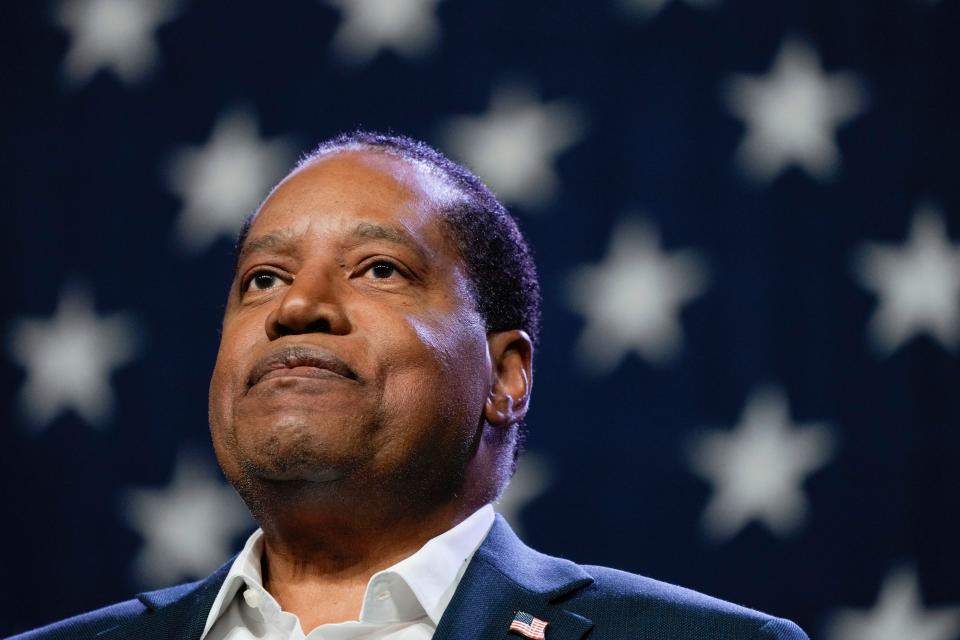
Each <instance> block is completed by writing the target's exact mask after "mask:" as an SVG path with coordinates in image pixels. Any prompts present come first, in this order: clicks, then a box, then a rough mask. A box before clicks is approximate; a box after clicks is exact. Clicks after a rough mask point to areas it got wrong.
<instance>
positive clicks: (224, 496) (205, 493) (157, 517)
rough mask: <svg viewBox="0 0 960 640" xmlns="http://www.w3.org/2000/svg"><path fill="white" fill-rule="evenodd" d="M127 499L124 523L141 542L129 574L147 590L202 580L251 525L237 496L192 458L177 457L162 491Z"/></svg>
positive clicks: (133, 492) (135, 494) (141, 492)
mask: <svg viewBox="0 0 960 640" xmlns="http://www.w3.org/2000/svg"><path fill="white" fill-rule="evenodd" d="M126 494H127V495H126V500H125V504H124V509H125V512H126V514H125V515H126V519H127V521H128V522H129V523H130V526H131V527H133V528H134V529H135V530H136V531H137V532H138V533H139V534H140V535H141V536H142V537H143V539H144V544H143V548H142V549H141V550H140V553H139V554H138V555H137V558H136V561H135V566H134V569H135V571H136V574H137V576H138V577H139V579H140V581H141V584H143V585H146V586H156V585H164V584H170V583H172V582H175V581H177V580H180V579H183V578H200V577H203V576H205V575H207V574H208V573H209V572H210V571H212V570H213V569H215V568H216V567H218V566H219V565H220V564H222V563H223V562H224V561H225V560H226V559H227V558H228V557H229V556H230V554H231V552H232V550H233V543H234V539H235V538H236V537H237V536H238V535H239V534H241V533H243V532H244V531H245V530H249V529H252V528H253V527H254V526H255V525H254V524H253V522H252V520H251V518H250V514H249V512H248V511H247V509H246V507H245V506H244V504H243V502H242V501H241V500H240V498H239V496H237V494H236V492H235V491H234V490H233V489H232V488H231V487H229V486H228V485H226V484H224V483H223V482H221V481H220V474H219V473H218V472H217V471H215V470H214V469H213V468H212V466H211V465H209V464H208V463H206V462H205V461H204V460H203V459H202V458H200V457H199V456H197V455H195V454H190V453H188V454H185V455H181V457H180V459H179V460H178V462H177V466H176V469H175V471H174V475H173V479H172V480H171V482H170V484H169V485H168V486H167V487H166V488H165V489H129V490H128V491H127V492H126Z"/></svg>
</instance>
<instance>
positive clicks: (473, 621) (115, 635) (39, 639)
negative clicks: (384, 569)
mask: <svg viewBox="0 0 960 640" xmlns="http://www.w3.org/2000/svg"><path fill="white" fill-rule="evenodd" d="M229 570H230V563H229V562H228V563H227V564H225V565H223V566H222V567H220V569H218V570H217V571H216V572H215V573H214V574H213V575H211V576H210V577H208V578H206V579H205V580H201V581H199V582H192V583H190V584H184V585H180V586H177V587H172V588H170V589H163V590H161V591H153V592H151V593H143V594H140V595H139V596H137V598H136V599H134V600H128V601H127V602H121V603H120V604H115V605H113V606H110V607H106V608H104V609H99V610H97V611H93V612H91V613H87V614H84V615H80V616H77V617H74V618H70V619H68V620H63V621H61V622H57V623H55V624H52V625H49V626H47V627H43V628H42V629H36V630H34V631H28V632H27V633H24V634H21V635H18V636H14V639H15V640H58V639H68V638H69V639H70V640H81V639H82V640H86V639H88V638H89V639H93V638H97V639H99V640H161V639H162V638H171V639H173V638H176V639H177V640H196V639H199V637H200V634H201V633H202V632H203V627H204V624H205V623H206V619H207V615H208V613H209V612H210V607H211V606H213V600H214V598H216V595H217V592H218V591H219V589H220V585H221V584H223V580H224V579H225V578H226V575H227V572H228V571H229ZM517 611H526V612H527V613H529V614H531V615H533V616H536V617H537V618H540V619H541V620H545V621H547V622H548V623H549V626H548V627H547V631H546V637H547V640H580V639H581V638H590V639H591V640H627V639H630V640H639V639H644V640H697V639H703V640H707V639H709V640H747V639H750V640H753V639H755V640H774V639H776V640H808V638H807V636H806V635H805V634H804V633H803V631H801V630H800V628H799V627H798V626H796V625H795V624H793V623H792V622H790V621H788V620H783V619H781V618H773V617H771V616H768V615H766V614H763V613H760V612H758V611H754V610H752V609H746V608H744V607H739V606H737V605H733V604H730V603H728V602H723V601H722V600H717V599H715V598H710V597H708V596H705V595H702V594H700V593H696V592H695V591H690V590H688V589H683V588H680V587H675V586H673V585H668V584H665V583H662V582H658V581H656V580H651V579H650V578H644V577H642V576H637V575H634V574H630V573H625V572H623V571H617V570H615V569H608V568H606V567H593V566H580V565H577V564H574V563H573V562H570V561H569V560H562V559H560V558H553V557H550V556H546V555H543V554H542V553H538V552H536V551H534V550H533V549H530V548H529V547H527V546H526V545H524V544H523V543H522V542H520V540H519V539H518V538H517V537H516V535H514V533H513V531H512V530H511V529H510V526H509V525H508V524H507V523H506V521H505V520H504V519H503V518H502V517H500V516H499V515H498V516H497V519H496V522H495V523H494V525H493V528H492V529H491V530H490V535H488V536H487V539H486V540H485V541H484V542H483V544H482V545H480V548H479V549H478V550H477V553H476V554H475V555H474V557H473V560H472V561H471V562H470V565H469V566H468V567H467V571H466V573H465V574H464V576H463V580H462V581H461V582H460V586H459V587H458V588H457V591H456V593H454V596H453V600H451V602H450V605H449V606H448V607H447V610H446V611H445V612H444V614H443V617H442V618H441V620H440V624H439V626H438V627H437V631H436V633H435V634H434V640H508V639H509V638H519V636H516V635H511V634H510V633H509V631H508V628H509V626H510V622H511V620H512V619H513V615H514V613H515V612H517Z"/></svg>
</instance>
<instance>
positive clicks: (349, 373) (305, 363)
mask: <svg viewBox="0 0 960 640" xmlns="http://www.w3.org/2000/svg"><path fill="white" fill-rule="evenodd" d="M281 377H296V378H331V377H337V378H342V379H346V380H357V374H356V373H354V372H353V370H352V369H350V367H348V366H347V364H346V363H345V362H344V361H343V360H341V359H340V358H338V357H337V356H335V355H334V354H332V353H330V352H329V351H326V350H325V349H321V348H320V347H315V346H312V345H304V344H300V345H288V346H285V347H281V348H279V349H277V350H275V351H273V352H272V353H270V354H268V355H267V356H266V357H264V358H262V359H261V360H259V361H258V362H257V363H256V364H255V365H254V366H253V369H251V371H250V375H249V376H248V378H247V388H248V389H249V388H250V387H252V386H254V385H255V384H257V383H258V382H262V381H264V380H269V379H271V378H281Z"/></svg>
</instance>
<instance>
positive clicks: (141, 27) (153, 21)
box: [54, 0, 179, 86]
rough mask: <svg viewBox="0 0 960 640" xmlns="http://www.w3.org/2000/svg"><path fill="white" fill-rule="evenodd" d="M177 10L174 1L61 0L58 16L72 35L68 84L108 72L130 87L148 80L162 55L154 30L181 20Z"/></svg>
mask: <svg viewBox="0 0 960 640" xmlns="http://www.w3.org/2000/svg"><path fill="white" fill-rule="evenodd" d="M178 7H179V2H178V1H174V0H63V1H62V2H60V3H59V4H58V5H57V8H56V10H55V13H54V17H55V19H56V21H57V23H58V24H59V25H60V26H61V27H63V28H64V29H66V30H67V31H69V32H70V48H69V49H68V50H67V54H66V57H65V58H64V60H63V73H64V76H65V77H66V80H67V82H68V83H69V84H70V85H74V86H76V85H79V84H82V83H83V82H86V81H87V80H89V79H90V78H91V77H92V76H93V74H94V73H96V72H97V70H99V69H109V70H110V71H111V72H113V73H114V74H115V75H116V76H117V77H118V78H120V79H121V80H123V81H124V82H126V83H127V84H133V83H136V82H139V81H141V80H143V79H144V78H146V77H147V76H148V75H149V73H150V72H151V71H152V70H153V69H154V67H155V66H156V64H157V59H158V58H159V57H160V51H159V48H158V47H157V43H156V41H155V38H154V32H155V31H156V30H157V28H158V27H159V26H160V25H161V24H163V23H165V22H169V21H170V20H172V19H173V18H174V17H175V16H176V14H177V10H178Z"/></svg>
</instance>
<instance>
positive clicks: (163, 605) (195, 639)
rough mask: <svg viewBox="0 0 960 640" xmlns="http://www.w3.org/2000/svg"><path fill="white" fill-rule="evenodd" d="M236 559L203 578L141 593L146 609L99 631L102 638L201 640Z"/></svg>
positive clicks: (104, 639) (115, 639)
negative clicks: (190, 582)
mask: <svg viewBox="0 0 960 640" xmlns="http://www.w3.org/2000/svg"><path fill="white" fill-rule="evenodd" d="M232 564H233V559H231V560H229V561H228V562H227V563H226V564H224V565H223V566H222V567H220V568H219V569H217V570H216V572H214V573H213V574H212V575H211V576H210V577H208V578H206V579H205V580H202V581H200V582H194V583H192V584H187V585H183V586H180V587H173V588H172V589H163V590H161V591H153V592H150V593H141V594H139V595H138V596H137V598H138V599H139V600H140V601H141V602H142V603H143V604H144V606H145V607H146V609H147V611H146V612H144V613H143V614H142V615H139V616H137V617H136V618H133V619H132V620H130V621H128V622H124V623H122V624H120V625H118V626H116V627H113V628H112V629H107V630H106V631H103V632H101V633H100V634H98V636H97V637H98V638H99V639H102V640H134V639H136V640H163V639H167V638H170V639H171V640H172V639H174V638H176V639H177V640H199V638H200V634H202V633H203V627H204V625H205V624H206V622H207V615H208V614H209V613H210V607H212V606H213V601H214V600H215V599H216V597H217V592H218V591H220V587H221V586H222V585H223V581H224V579H225V578H226V577H227V573H228V572H229V571H230V566H231V565H232Z"/></svg>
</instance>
